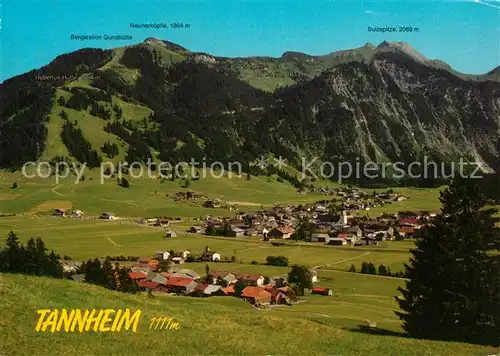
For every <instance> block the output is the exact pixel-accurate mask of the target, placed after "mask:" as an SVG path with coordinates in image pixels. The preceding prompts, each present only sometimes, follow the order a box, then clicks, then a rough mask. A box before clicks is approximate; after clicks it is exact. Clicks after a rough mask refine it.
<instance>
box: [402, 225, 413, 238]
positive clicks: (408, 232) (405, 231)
mask: <svg viewBox="0 0 500 356" xmlns="http://www.w3.org/2000/svg"><path fill="white" fill-rule="evenodd" d="M416 232H417V229H415V228H412V227H402V228H401V229H399V234H400V235H401V236H403V237H404V238H411V237H413V236H415V233H416Z"/></svg>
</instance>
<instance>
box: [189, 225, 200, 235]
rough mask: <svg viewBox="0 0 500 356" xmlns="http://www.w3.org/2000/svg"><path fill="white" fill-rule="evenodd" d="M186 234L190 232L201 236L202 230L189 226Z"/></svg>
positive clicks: (198, 227)
mask: <svg viewBox="0 0 500 356" xmlns="http://www.w3.org/2000/svg"><path fill="white" fill-rule="evenodd" d="M188 232H191V233H193V234H201V233H203V228H202V227H201V226H191V228H190V229H189V230H188Z"/></svg>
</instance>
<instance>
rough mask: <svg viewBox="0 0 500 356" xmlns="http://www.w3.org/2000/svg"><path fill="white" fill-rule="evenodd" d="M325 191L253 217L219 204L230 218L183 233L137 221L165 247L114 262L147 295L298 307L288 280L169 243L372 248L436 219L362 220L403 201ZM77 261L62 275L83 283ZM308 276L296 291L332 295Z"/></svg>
mask: <svg viewBox="0 0 500 356" xmlns="http://www.w3.org/2000/svg"><path fill="white" fill-rule="evenodd" d="M324 194H325V195H334V196H335V198H333V199H325V200H320V201H317V202H315V203H310V204H299V205H276V206H274V207H272V208H268V209H260V210H257V211H253V212H250V211H249V212H243V211H240V210H239V209H237V208H234V207H232V206H226V208H227V209H228V210H229V211H232V212H233V213H234V214H233V216H232V217H228V216H226V217H218V216H212V215H209V214H207V215H205V216H203V217H202V218H197V219H194V220H193V221H194V222H195V223H194V224H193V225H191V226H189V228H188V229H187V231H186V230H184V231H181V228H180V226H185V225H182V224H179V220H180V219H179V218H172V217H154V218H143V219H139V220H135V223H137V224H141V225H146V226H151V227H156V228H160V229H161V231H162V232H161V234H159V236H158V238H159V239H163V241H164V242H165V249H163V250H158V251H151V255H150V256H147V257H128V258H125V257H124V256H121V258H118V259H116V258H115V260H120V261H123V260H124V261H128V262H129V263H130V268H131V269H130V272H129V277H130V278H131V279H132V280H133V281H134V282H135V283H136V284H137V286H138V289H139V290H142V291H147V292H148V293H149V295H152V293H153V292H155V293H168V294H176V295H189V296H198V297H207V296H236V297H241V298H243V299H245V300H246V301H248V302H250V303H251V304H253V305H255V306H269V305H276V304H287V305H292V304H293V303H295V302H297V295H296V292H295V291H294V289H293V288H292V283H289V281H288V277H289V275H287V274H284V275H280V276H266V275H264V274H258V273H253V274H249V273H239V272H232V271H227V270H226V269H225V268H224V263H231V262H233V263H234V262H236V257H235V256H234V255H233V256H226V255H221V254H220V253H218V252H216V251H212V250H211V249H210V246H205V248H204V249H203V250H202V251H191V250H189V249H184V250H183V251H174V250H172V249H169V248H168V245H169V243H168V241H169V240H171V239H173V238H177V237H178V236H179V235H204V236H211V237H213V238H220V239H231V238H234V239H257V240H259V241H263V242H268V243H269V244H271V245H272V246H277V247H278V246H283V245H285V244H286V245H294V244H295V245H297V244H302V245H304V244H314V245H333V246H344V247H345V248H349V247H355V246H356V247H360V248H362V246H373V245H375V246H376V245H378V244H380V243H382V242H383V241H391V240H402V239H407V238H412V237H414V235H415V233H416V232H417V231H418V229H419V228H421V227H422V226H424V225H426V224H429V222H430V221H431V219H432V217H433V216H435V214H434V213H431V212H421V211H404V209H402V210H401V211H400V212H399V213H397V214H382V215H380V216H377V217H376V218H371V217H369V215H368V214H366V212H369V211H370V208H373V207H378V206H383V205H384V204H393V203H394V204H398V203H399V202H402V201H405V200H406V199H408V198H407V197H405V196H403V195H400V194H397V193H394V192H393V191H392V190H390V191H387V192H383V193H376V192H373V193H372V194H367V193H364V192H362V191H360V190H358V189H356V188H350V187H347V188H341V189H337V190H334V191H332V190H328V191H324ZM174 199H176V200H193V201H196V200H198V201H200V200H202V202H200V204H202V206H203V207H205V208H207V210H208V209H214V208H219V207H221V206H224V204H225V203H224V202H223V201H222V200H219V199H215V200H205V199H206V197H204V196H199V195H198V196H197V195H196V194H194V193H190V192H188V193H177V194H175V195H174ZM262 208H263V207H262ZM53 215H54V216H60V217H67V216H69V217H73V218H89V217H85V216H84V214H83V212H82V211H80V210H74V211H73V212H72V213H68V212H66V211H65V210H63V209H56V210H55V211H54V212H53ZM90 218H91V219H97V218H99V219H101V220H116V221H119V222H120V223H121V221H126V219H124V218H122V217H117V216H115V214H113V213H111V212H105V213H102V214H101V216H99V217H90ZM184 224H185V222H184ZM181 238H182V237H181ZM263 257H265V256H263ZM280 259H283V260H285V261H281V260H280ZM100 261H101V263H103V261H104V259H103V258H101V260H100ZM191 262H207V263H212V262H215V263H217V266H220V269H217V270H214V271H211V270H210V268H209V266H208V264H207V265H206V270H205V272H206V274H205V275H200V274H199V273H197V272H196V271H195V270H193V269H191V268H188V267H186V266H189V263H191ZM253 262H255V261H253ZM253 262H252V264H254V263H253ZM81 264H82V263H81V262H78V261H64V265H63V266H64V270H65V272H66V273H70V274H73V275H72V277H71V278H72V279H74V280H76V281H80V282H83V281H84V280H85V275H83V274H78V271H79V267H80V266H81ZM255 264H257V263H256V262H255ZM267 264H268V265H275V266H288V259H287V258H286V257H283V256H267ZM181 265H182V266H181ZM307 274H308V276H309V277H308V278H310V282H311V288H310V289H307V290H305V291H303V292H305V293H312V294H319V295H325V296H329V295H332V293H333V292H332V290H331V289H330V288H327V287H322V286H321V282H320V281H319V280H318V276H317V271H316V270H315V269H314V268H308V273H307Z"/></svg>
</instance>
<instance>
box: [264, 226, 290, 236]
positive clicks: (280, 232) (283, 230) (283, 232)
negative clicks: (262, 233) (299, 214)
mask: <svg viewBox="0 0 500 356" xmlns="http://www.w3.org/2000/svg"><path fill="white" fill-rule="evenodd" d="M293 232H294V230H293V228H292V227H289V226H286V227H275V228H274V229H272V230H271V231H269V233H268V234H267V237H269V238H273V239H289V238H290V236H292V234H293Z"/></svg>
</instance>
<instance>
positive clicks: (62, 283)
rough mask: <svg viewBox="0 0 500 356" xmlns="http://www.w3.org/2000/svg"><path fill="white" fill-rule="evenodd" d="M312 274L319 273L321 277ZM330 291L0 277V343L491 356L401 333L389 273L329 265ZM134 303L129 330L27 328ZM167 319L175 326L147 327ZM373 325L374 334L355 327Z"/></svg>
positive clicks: (128, 349) (92, 351) (30, 347)
mask: <svg viewBox="0 0 500 356" xmlns="http://www.w3.org/2000/svg"><path fill="white" fill-rule="evenodd" d="M320 278H321V276H320ZM324 278H328V279H325V282H324V283H326V284H329V285H331V286H336V287H335V294H334V295H333V296H328V297H327V296H308V297H305V298H304V299H303V302H302V303H300V304H297V305H294V306H291V307H290V306H283V307H277V308H273V309H267V310H257V309H254V308H253V307H251V306H250V305H249V304H247V303H245V302H244V301H243V300H241V299H238V298H233V297H211V298H191V297H175V296H160V295H156V296H155V297H154V298H148V297H147V296H146V295H144V294H138V295H129V294H121V293H118V292H113V291H108V290H106V289H103V288H101V287H97V286H92V285H85V284H84V285H81V284H77V283H76V282H73V281H68V280H51V279H47V278H37V277H26V276H20V275H5V274H2V275H0V302H1V303H2V306H3V309H2V310H3V311H2V313H1V314H0V334H1V335H2V342H1V343H0V351H1V352H2V354H5V355H40V356H44V355H54V354H57V355H69V354H80V355H133V354H135V355H137V354H140V355H157V354H158V353H159V352H161V353H162V354H169V355H290V354H293V355H381V356H382V355H384V356H385V355H403V356H406V355H408V356H410V355H491V354H495V353H498V351H499V350H498V349H496V350H495V349H493V348H489V347H483V346H477V345H470V344H463V343H451V342H441V341H430V340H416V339H410V338H407V337H405V336H404V334H402V333H401V330H400V326H399V321H398V320H397V318H396V316H395V314H394V312H393V309H394V307H395V306H394V304H395V302H394V301H393V298H392V296H393V295H394V291H395V289H396V288H397V286H398V285H399V283H400V280H398V279H382V278H379V277H374V276H364V275H355V274H351V273H342V272H329V273H328V274H325V275H324ZM126 308H128V309H130V310H131V311H132V312H134V311H136V310H139V309H140V310H141V316H140V320H139V323H138V327H137V330H136V332H133V331H132V330H128V331H127V330H122V331H120V332H93V331H88V332H86V331H83V332H82V333H79V332H78V331H75V332H64V331H60V332H54V333H52V332H50V331H45V332H42V331H38V332H36V331H35V327H36V324H37V322H38V314H37V310H39V309H59V310H60V309H83V310H84V309H114V310H118V309H122V310H124V309H126ZM164 316H168V317H172V318H173V319H174V320H175V322H178V323H179V324H180V328H179V329H178V330H155V329H154V328H152V329H150V324H151V322H150V321H151V319H152V318H154V317H156V318H158V317H164ZM368 322H370V323H376V324H377V328H378V329H377V330H378V332H377V333H369V332H366V331H365V329H363V328H361V327H360V326H359V325H365V324H366V323H368Z"/></svg>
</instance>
